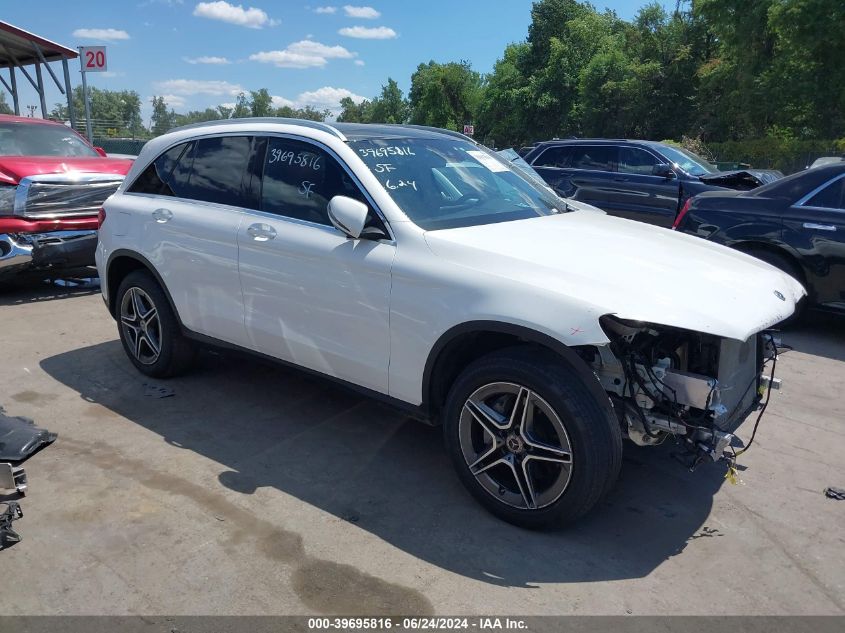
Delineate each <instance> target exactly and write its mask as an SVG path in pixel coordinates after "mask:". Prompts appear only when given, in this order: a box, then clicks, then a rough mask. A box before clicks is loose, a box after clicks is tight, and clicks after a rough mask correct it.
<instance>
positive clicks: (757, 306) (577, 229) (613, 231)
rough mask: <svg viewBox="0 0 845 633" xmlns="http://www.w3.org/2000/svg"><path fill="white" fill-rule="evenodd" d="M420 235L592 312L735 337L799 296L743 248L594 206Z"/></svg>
mask: <svg viewBox="0 0 845 633" xmlns="http://www.w3.org/2000/svg"><path fill="white" fill-rule="evenodd" d="M425 237H426V242H427V243H428V245H429V247H430V248H431V250H432V251H433V252H434V253H435V254H436V255H438V256H440V257H443V258H444V259H446V260H448V261H450V262H452V263H454V264H457V265H460V266H464V267H469V268H473V269H476V270H478V271H480V272H483V273H486V274H491V275H498V276H502V277H505V278H508V279H511V280H513V281H517V282H519V283H524V284H528V285H531V286H534V287H537V288H542V289H544V290H545V291H546V292H549V293H559V294H562V295H565V296H566V297H567V298H569V299H570V300H574V301H575V303H576V304H583V306H584V308H585V309H587V310H589V311H590V312H592V313H594V314H616V315H618V316H619V317H621V318H624V319H631V320H635V321H646V322H649V323H656V324H662V325H669V326H675V327H680V328H685V329H688V330H694V331H698V332H707V333H710V334H715V335H717V336H723V337H727V338H733V339H738V340H746V339H747V338H748V337H749V336H751V335H752V334H754V333H755V332H759V331H760V330H763V329H765V328H767V327H770V326H772V325H774V324H775V323H777V322H779V321H781V320H783V319H784V318H786V317H788V316H789V315H791V314H792V312H793V311H794V309H795V304H796V303H797V302H798V301H799V300H800V299H801V297H802V296H803V295H804V294H805V291H804V288H803V287H802V286H801V284H799V283H798V282H797V281H795V280H794V279H792V278H791V277H789V276H788V275H786V274H784V273H782V272H781V271H779V270H777V269H776V268H774V267H772V266H770V265H769V264H766V263H764V262H761V261H759V260H757V259H755V258H753V257H751V256H749V255H745V254H743V253H740V252H738V251H734V250H732V249H729V248H727V247H724V246H720V245H718V244H712V243H710V242H707V241H706V240H703V239H701V238H698V237H693V236H690V235H684V234H681V233H676V232H674V231H670V230H668V229H662V228H658V227H654V226H650V225H648V224H642V223H640V222H634V221H631V220H623V219H620V218H614V217H611V216H603V215H599V214H594V213H585V212H580V211H576V212H572V213H564V214H560V215H554V216H546V217H538V218H532V219H530V220H520V221H516V222H501V223H497V224H488V225H483V226H472V227H466V228H460V229H447V230H441V231H429V232H427V233H426V236H425ZM781 297H782V298H781Z"/></svg>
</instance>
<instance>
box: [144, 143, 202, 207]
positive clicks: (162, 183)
mask: <svg viewBox="0 0 845 633" xmlns="http://www.w3.org/2000/svg"><path fill="white" fill-rule="evenodd" d="M193 149H194V144H193V143H182V144H180V145H177V146H175V147H171V148H170V149H169V150H167V151H166V152H164V153H163V154H162V155H161V156H159V157H158V158H156V159H155V160H154V161H153V162H152V163H150V165H149V166H148V167H147V168H146V169H145V170H144V171H143V172H142V173H141V175H140V176H138V178H137V179H136V180H135V182H134V183H132V186H131V187H130V188H129V189H128V192H129V193H153V194H157V195H160V196H181V195H182V194H183V193H184V188H185V185H186V184H187V181H188V175H189V174H190V171H191V160H192V158H193Z"/></svg>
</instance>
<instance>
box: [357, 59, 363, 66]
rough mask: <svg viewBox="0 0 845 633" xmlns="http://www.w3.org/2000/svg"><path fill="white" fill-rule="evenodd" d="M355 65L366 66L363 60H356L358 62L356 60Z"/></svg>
mask: <svg viewBox="0 0 845 633" xmlns="http://www.w3.org/2000/svg"><path fill="white" fill-rule="evenodd" d="M355 65H356V66H363V65H364V60H363V59H356V60H355Z"/></svg>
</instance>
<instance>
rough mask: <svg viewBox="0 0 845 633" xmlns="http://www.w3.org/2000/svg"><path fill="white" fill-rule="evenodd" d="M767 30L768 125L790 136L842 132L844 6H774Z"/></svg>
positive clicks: (804, 0) (827, 0)
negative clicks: (771, 45) (770, 49)
mask: <svg viewBox="0 0 845 633" xmlns="http://www.w3.org/2000/svg"><path fill="white" fill-rule="evenodd" d="M767 27H768V32H769V33H770V34H771V37H772V39H773V40H774V54H773V60H772V63H771V66H770V67H769V68H768V69H767V70H766V71H765V72H764V73H763V78H762V84H763V87H764V90H765V91H766V93H767V99H769V100H770V102H771V103H772V105H773V112H772V115H771V118H772V121H773V122H774V124H775V125H777V126H779V127H782V128H787V129H789V130H790V132H791V133H792V134H793V135H794V136H796V137H822V138H835V137H837V136H841V135H843V134H845V38H844V37H843V34H845V4H843V3H842V2H838V1H836V0H781V1H779V2H774V3H773V4H772V5H771V7H770V8H769V11H768V25H767Z"/></svg>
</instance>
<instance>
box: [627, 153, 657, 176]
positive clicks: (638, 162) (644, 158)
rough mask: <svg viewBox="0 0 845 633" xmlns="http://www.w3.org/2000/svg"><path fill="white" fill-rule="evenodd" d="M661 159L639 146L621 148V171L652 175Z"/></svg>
mask: <svg viewBox="0 0 845 633" xmlns="http://www.w3.org/2000/svg"><path fill="white" fill-rule="evenodd" d="M658 162H659V161H658V160H657V159H656V158H655V157H654V156H652V155H651V154H649V153H648V152H647V151H645V150H642V149H639V148H637V147H620V148H619V172H620V173H623V174H640V175H646V176H650V175H651V174H652V170H653V169H654V167H655V165H657V163H658Z"/></svg>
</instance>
